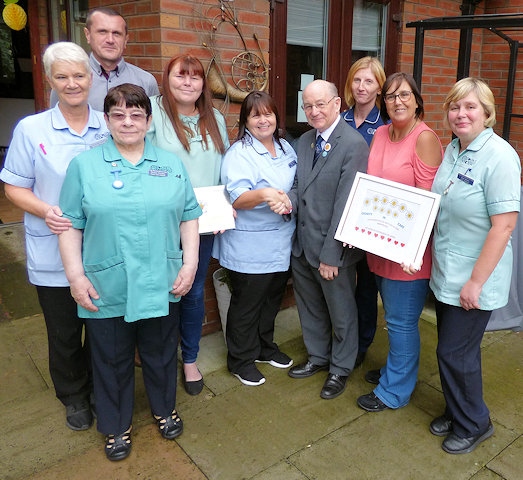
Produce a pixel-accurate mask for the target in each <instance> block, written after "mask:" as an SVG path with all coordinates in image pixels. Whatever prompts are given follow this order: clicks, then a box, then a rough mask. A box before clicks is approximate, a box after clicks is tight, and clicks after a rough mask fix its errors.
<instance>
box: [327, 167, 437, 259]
mask: <svg viewBox="0 0 523 480" xmlns="http://www.w3.org/2000/svg"><path fill="white" fill-rule="evenodd" d="M439 202H440V195H438V194H437V193H432V192H429V191H427V190H423V189H420V188H415V187H410V186H408V185H403V184H401V183H397V182H392V181H390V180H384V179H382V178H378V177H374V176H372V175H367V174H366V173H360V172H358V173H357V174H356V177H355V179H354V183H353V185H352V188H351V191H350V194H349V198H348V200H347V204H346V205H345V209H344V211H343V215H342V217H341V220H340V223H339V225H338V229H337V230H336V235H335V236H334V238H335V239H336V240H339V241H341V242H345V243H347V244H349V245H353V246H355V247H358V248H361V249H362V250H365V251H367V252H370V253H373V254H375V255H379V256H380V257H383V258H387V259H388V260H392V261H393V262H397V263H402V262H404V263H406V264H412V265H414V266H416V267H418V268H419V267H420V266H421V261H422V259H423V254H424V252H425V249H426V247H427V243H428V241H429V238H430V234H431V232H432V227H433V226H434V221H435V220H436V215H437V213H438V208H439Z"/></svg>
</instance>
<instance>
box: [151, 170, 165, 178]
mask: <svg viewBox="0 0 523 480" xmlns="http://www.w3.org/2000/svg"><path fill="white" fill-rule="evenodd" d="M149 175H151V176H152V177H167V176H168V175H169V174H168V173H167V172H166V171H165V170H153V169H151V170H149Z"/></svg>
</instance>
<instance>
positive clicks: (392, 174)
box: [358, 73, 443, 412]
mask: <svg viewBox="0 0 523 480" xmlns="http://www.w3.org/2000/svg"><path fill="white" fill-rule="evenodd" d="M381 112H382V116H383V118H384V119H385V121H387V120H389V119H390V122H391V123H390V124H389V125H383V126H381V127H380V128H378V130H377V131H376V133H375V134H374V140H373V141H372V146H371V149H370V154H369V165H368V168H367V173H369V174H371V175H375V176H377V177H380V178H385V179H387V180H392V181H395V182H399V183H403V184H405V185H410V186H412V187H417V188H423V189H425V190H430V188H431V186H432V182H433V180H434V176H435V175H436V172H437V170H438V167H439V165H440V163H441V159H442V157H443V149H442V147H441V142H440V141H439V138H438V137H437V135H436V134H435V133H434V132H433V131H432V130H431V129H430V128H429V127H428V126H427V125H426V124H425V123H424V122H423V116H424V109H423V99H422V98H421V94H420V92H419V90H418V87H417V85H416V82H415V81H414V79H413V78H412V76H410V75H407V74H405V73H394V74H392V75H390V76H389V77H388V78H387V80H386V81H385V83H384V84H383V96H382V103H381ZM367 261H368V263H369V268H370V271H371V272H373V273H374V274H375V275H376V283H377V285H378V291H379V292H380V296H381V299H382V301H383V308H384V310H385V320H386V322H387V331H388V335H389V353H388V356H387V363H386V364H385V366H384V367H382V368H381V369H380V370H371V371H369V372H367V374H366V375H365V380H367V381H368V382H369V383H374V384H377V387H376V388H375V389H374V391H373V392H371V393H369V394H367V395H362V396H361V397H360V398H358V405H359V406H360V407H361V408H363V409H364V410H367V411H369V412H381V411H382V410H385V409H387V408H400V407H403V406H405V405H407V403H408V402H409V400H410V396H411V394H412V392H413V390H414V387H415V386H416V381H417V378H418V367H419V353H420V338H419V329H418V321H419V317H420V315H421V311H422V310H423V306H424V304H425V298H426V296H427V293H428V289H429V277H430V267H431V255H430V246H429V247H427V249H426V251H425V255H424V256H423V265H422V266H421V269H420V270H419V271H417V272H415V274H414V275H410V274H408V273H406V272H404V271H403V269H402V266H401V265H400V264H398V263H395V262H392V261H390V260H386V259H384V258H381V257H378V256H376V255H372V254H367Z"/></svg>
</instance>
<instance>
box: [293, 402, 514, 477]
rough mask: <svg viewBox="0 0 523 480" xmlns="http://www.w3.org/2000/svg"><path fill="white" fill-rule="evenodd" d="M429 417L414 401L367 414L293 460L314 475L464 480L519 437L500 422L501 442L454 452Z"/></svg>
mask: <svg viewBox="0 0 523 480" xmlns="http://www.w3.org/2000/svg"><path fill="white" fill-rule="evenodd" d="M429 421H430V419H429V417H428V416H427V415H426V414H425V413H424V412H423V411H421V410H420V409H418V408H416V407H415V406H413V405H408V406H407V407H404V408H401V409H399V410H394V411H393V410H386V411H384V412H380V413H365V414H364V415H362V416H360V417H358V418H356V419H355V420H354V421H352V422H349V423H348V424H347V425H346V426H344V427H343V428H340V429H339V430H337V431H333V432H332V433H331V434H329V435H326V436H325V437H324V438H322V439H320V440H318V441H317V442H316V443H314V444H313V445H311V446H310V447H308V448H304V449H302V450H301V451H299V452H297V453H296V454H295V455H292V456H291V457H290V458H289V460H290V462H291V463H292V464H293V465H295V466H296V467H297V468H298V469H299V470H300V471H301V472H303V473H304V474H305V475H306V476H307V478H310V479H329V480H337V479H339V480H347V479H355V480H366V479H369V480H370V479H378V478H386V479H398V480H399V479H402V480H419V479H435V480H436V479H437V480H440V479H452V480H461V479H469V478H470V477H471V476H472V475H474V474H475V473H477V472H478V471H479V470H480V469H481V468H482V467H483V465H485V464H486V463H487V462H488V461H490V460H491V459H492V458H493V457H494V456H495V455H496V453H497V452H498V451H499V449H500V448H505V447H506V446H507V445H508V444H510V443H511V442H512V441H513V440H514V434H513V432H511V431H510V430H507V429H504V428H503V427H498V426H497V425H496V433H495V441H489V442H485V443H484V444H482V445H481V446H480V447H478V448H477V449H476V450H475V451H474V452H473V453H471V454H468V455H448V454H447V453H445V452H444V451H443V450H441V448H440V444H441V441H442V439H441V438H438V437H435V436H433V435H431V434H430V433H429V432H428V430H427V427H426V426H427V424H428V422H429Z"/></svg>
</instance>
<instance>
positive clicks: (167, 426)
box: [154, 410, 183, 440]
mask: <svg viewBox="0 0 523 480" xmlns="http://www.w3.org/2000/svg"><path fill="white" fill-rule="evenodd" d="M154 418H155V420H156V424H157V425H158V429H159V430H160V433H161V434H162V437H163V438H166V439H167V440H174V439H175V438H176V437H179V436H180V435H181V434H182V432H183V422H182V419H181V418H180V417H179V416H178V414H177V413H176V410H173V412H172V413H171V415H169V416H168V417H159V416H158V415H154Z"/></svg>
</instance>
